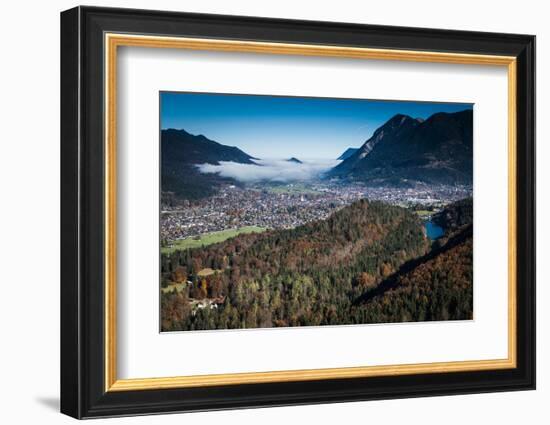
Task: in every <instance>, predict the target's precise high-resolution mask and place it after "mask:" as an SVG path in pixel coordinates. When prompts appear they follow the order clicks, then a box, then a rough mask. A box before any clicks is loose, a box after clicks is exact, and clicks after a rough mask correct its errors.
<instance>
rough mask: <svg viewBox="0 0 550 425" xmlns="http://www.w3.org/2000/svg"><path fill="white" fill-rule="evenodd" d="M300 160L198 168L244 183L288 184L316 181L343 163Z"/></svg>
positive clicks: (207, 165) (276, 160) (201, 166)
mask: <svg viewBox="0 0 550 425" xmlns="http://www.w3.org/2000/svg"><path fill="white" fill-rule="evenodd" d="M300 160H301V161H302V164H299V163H296V162H291V161H288V160H285V159H258V160H255V161H254V162H255V163H256V164H239V163H237V162H228V161H220V164H219V165H213V164H199V165H197V167H198V168H199V170H200V171H201V172H202V173H217V174H219V175H220V176H222V177H230V178H233V179H235V180H238V181H240V182H243V183H257V182H262V181H268V182H277V183H287V182H294V181H302V182H303V181H310V180H315V179H317V178H319V177H321V176H322V174H324V173H325V172H327V171H328V170H330V169H331V168H333V167H335V166H336V165H338V164H339V163H340V162H341V161H338V160H333V159H320V160H319V159H315V160H303V159H301V158H300Z"/></svg>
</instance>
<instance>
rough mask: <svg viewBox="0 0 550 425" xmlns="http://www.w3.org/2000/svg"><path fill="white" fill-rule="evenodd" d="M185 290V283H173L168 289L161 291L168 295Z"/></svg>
mask: <svg viewBox="0 0 550 425" xmlns="http://www.w3.org/2000/svg"><path fill="white" fill-rule="evenodd" d="M183 288H185V283H171V284H170V285H168V286H167V287H166V288H160V290H161V291H162V292H163V293H164V294H167V293H170V292H172V291H173V290H174V289H175V290H176V292H181V291H182V290H183Z"/></svg>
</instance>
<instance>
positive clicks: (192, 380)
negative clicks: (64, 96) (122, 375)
mask: <svg viewBox="0 0 550 425" xmlns="http://www.w3.org/2000/svg"><path fill="white" fill-rule="evenodd" d="M104 42H105V44H104V45H105V82H106V83H105V135H104V136H105V140H104V143H105V188H104V190H105V377H104V378H105V391H135V390H151V389H167V388H182V387H201V386H214V385H236V384H254V383H269V382H288V381H311V380H321V379H339V378H358V377H375V376H390V375H410V374H417V373H448V372H463V371H482V370H496V369H510V368H515V367H516V365H517V358H516V349H517V347H516V337H517V335H516V331H517V322H516V308H517V305H516V285H517V281H516V261H517V244H516V238H517V234H516V202H517V196H516V154H517V151H516V136H517V134H516V85H517V76H516V58H515V57H513V56H493V55H477V54H461V53H445V52H424V51H410V50H392V49H370V48H358V47H340V46H328V45H307V44H287V43H267V42H256V41H235V40H215V39H199V38H179V37H159V36H146V35H128V34H115V33H106V34H105V40H104ZM120 46H133V47H149V48H169V49H189V50H209V51H229V52H241V53H242V52H248V53H263V54H281V55H302V56H324V57H341V58H355V59H375V60H398V61H406V62H435V63H451V64H469V65H493V66H504V67H506V68H507V71H508V357H507V358H505V359H495V360H469V361H454V362H436V363H417V364H398V365H382V366H361V367H343V368H327V369H304V370H288V371H269V372H252V373H230V374H215V375H192V376H175V377H164V378H154V377H152V378H138V379H134V378H132V379H118V378H117V372H116V362H117V351H116V347H117V338H116V335H117V325H116V264H117V256H116V234H117V230H116V208H117V204H116V199H117V197H116V188H117V181H116V163H117V157H116V135H117V132H116V123H117V119H116V116H117V115H116V114H117V111H116V105H117V103H116V100H117V48H118V47H120Z"/></svg>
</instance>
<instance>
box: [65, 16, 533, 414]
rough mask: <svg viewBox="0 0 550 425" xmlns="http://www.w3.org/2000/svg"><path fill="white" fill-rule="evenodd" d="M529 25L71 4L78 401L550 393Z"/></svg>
mask: <svg viewBox="0 0 550 425" xmlns="http://www.w3.org/2000/svg"><path fill="white" fill-rule="evenodd" d="M534 58H535V38H534V36H529V35H515V34H514V35H513V34H495V33H474V32H464V31H449V30H432V29H418V28H398V27H386V26H367V25H354V24H342V23H326V22H309V21H292V20H278V19H264V18H250V17H246V18H245V17H237V16H219V15H201V14H186V13H174V12H160V11H142V10H129V9H108V8H94V7H77V8H75V9H71V10H68V11H66V12H63V13H62V14H61V72H62V74H61V83H62V84H61V104H62V106H61V115H62V123H61V163H62V170H61V174H62V176H61V193H62V208H61V210H62V218H61V219H62V232H61V241H62V244H61V245H62V281H61V353H62V358H61V411H62V412H63V413H65V414H68V415H71V416H73V417H76V418H91V417H103V416H120V415H134V414H147V413H162V412H177V411H181V412H185V411H198V410H213V409H228V408H241V407H257V406H275V405H292V404H307V403H324V402H338V401H353V400H369V399H382V398H397V397H413V396H428V395H443V394H463V393H475V392H488V391H508V390H522V389H533V388H534V387H535V231H534V226H535V220H534V214H535V182H534V176H535V170H534V164H535V162H534V155H535V153H534V143H535V140H534V139H535V136H534V128H535V127H534V122H535V111H534V93H535V88H534V83H535V79H534V78H535V76H534V69H535V64H534V60H535V59H534Z"/></svg>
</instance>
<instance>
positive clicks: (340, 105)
mask: <svg viewBox="0 0 550 425" xmlns="http://www.w3.org/2000/svg"><path fill="white" fill-rule="evenodd" d="M160 103H161V114H160V119H161V128H163V129H166V128H176V129H184V130H186V131H187V132H189V133H191V134H203V135H205V136H206V137H208V138H209V139H212V140H215V141H216V142H219V143H222V144H224V145H229V146H237V147H238V148H239V149H241V150H243V151H244V152H246V153H248V154H249V155H252V156H254V157H257V158H289V157H291V156H295V157H297V158H305V159H307V158H316V159H321V158H326V159H334V158H337V157H338V156H339V155H340V154H341V153H342V152H343V151H344V150H345V149H347V148H348V147H359V146H361V145H362V144H363V143H364V142H365V141H366V140H367V139H368V138H369V137H370V136H371V135H372V133H373V132H374V131H375V130H376V129H377V128H378V127H380V126H381V125H382V124H384V123H385V122H386V121H387V120H388V119H390V118H391V117H392V116H394V115H395V114H398V113H399V114H406V115H410V116H412V117H413V118H424V119H426V118H428V117H429V116H430V115H432V114H434V113H436V112H456V111H462V110H464V109H471V108H472V105H471V104H465V103H433V102H396V101H379V100H357V99H332V98H306V97H286V96H255V95H234V94H209V93H176V92H161V93H160Z"/></svg>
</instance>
